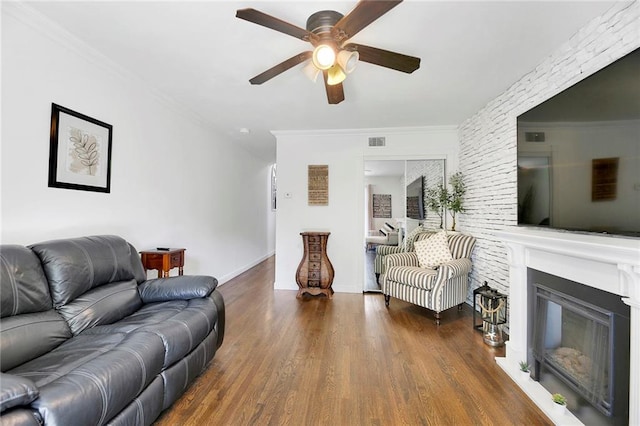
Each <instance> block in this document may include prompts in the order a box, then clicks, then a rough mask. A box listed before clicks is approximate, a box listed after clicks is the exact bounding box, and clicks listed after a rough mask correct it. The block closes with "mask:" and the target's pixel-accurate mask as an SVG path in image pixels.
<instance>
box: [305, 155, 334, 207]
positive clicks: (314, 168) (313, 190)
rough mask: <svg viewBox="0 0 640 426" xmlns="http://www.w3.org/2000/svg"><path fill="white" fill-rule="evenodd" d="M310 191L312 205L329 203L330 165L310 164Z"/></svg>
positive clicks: (326, 204) (310, 203)
mask: <svg viewBox="0 0 640 426" xmlns="http://www.w3.org/2000/svg"><path fill="white" fill-rule="evenodd" d="M308 191H309V205H310V206H328V205H329V166H327V165H310V166H309V177H308Z"/></svg>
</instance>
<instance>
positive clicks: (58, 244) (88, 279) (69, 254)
mask: <svg viewBox="0 0 640 426" xmlns="http://www.w3.org/2000/svg"><path fill="white" fill-rule="evenodd" d="M31 249H32V250H33V251H34V252H35V253H36V254H37V255H38V257H39V258H40V261H41V262H42V268H43V269H44V272H45V274H46V276H47V280H48V281H49V289H50V291H51V298H52V299H53V304H54V306H56V307H58V306H62V305H64V304H66V303H69V302H70V301H72V300H73V299H75V298H76V297H78V296H80V295H81V294H84V293H86V292H87V291H89V290H91V289H92V288H95V287H98V286H101V285H103V284H108V283H112V282H116V281H125V280H130V279H134V278H135V274H134V271H133V268H132V267H131V257H130V256H131V250H130V248H129V244H128V243H127V242H126V241H125V240H124V239H122V238H120V237H117V236H114V235H99V236H93V237H81V238H69V239H64V240H54V241H47V242H43V243H38V244H34V245H32V246H31Z"/></svg>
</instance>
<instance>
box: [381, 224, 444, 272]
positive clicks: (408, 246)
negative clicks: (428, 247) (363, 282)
mask: <svg viewBox="0 0 640 426" xmlns="http://www.w3.org/2000/svg"><path fill="white" fill-rule="evenodd" d="M434 233H435V231H427V230H425V229H422V228H421V231H418V233H415V234H414V235H412V233H409V234H407V236H406V238H405V241H404V242H403V243H402V244H398V245H396V246H391V245H379V246H377V247H376V258H375V260H374V264H373V271H374V272H375V274H376V280H377V281H378V282H379V280H380V275H382V274H384V270H385V262H384V260H385V258H386V257H387V255H389V254H397V253H406V252H411V251H413V244H414V243H415V242H416V241H419V240H421V239H423V238H428V237H430V236H431V235H433V234H434Z"/></svg>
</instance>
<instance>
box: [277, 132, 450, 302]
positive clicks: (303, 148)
mask: <svg viewBox="0 0 640 426" xmlns="http://www.w3.org/2000/svg"><path fill="white" fill-rule="evenodd" d="M274 134H275V135H276V138H277V163H278V215H277V219H276V282H275V288H278V289H291V290H293V289H297V284H296V281H295V274H296V269H297V267H298V264H299V263H300V260H301V258H302V254H303V248H302V238H301V237H300V232H303V231H309V230H324V231H329V232H331V235H330V237H329V241H328V247H327V251H328V255H329V259H330V260H331V262H332V264H333V267H334V269H335V278H334V281H333V289H334V291H336V292H352V293H358V292H362V290H363V286H364V275H363V274H364V268H363V262H364V257H363V256H364V244H363V235H362V229H364V197H363V196H362V191H363V188H364V161H365V160H385V159H386V160H406V159H431V158H444V159H446V160H447V163H446V168H447V170H448V171H449V170H452V171H455V170H456V168H457V157H458V141H457V131H456V128H454V127H437V128H407V129H368V130H352V131H349V130H344V131H340V130H335V131H309V132H300V131H281V132H274ZM371 136H384V137H386V142H387V144H386V146H385V147H376V148H370V147H368V138H369V137H371ZM310 164H326V165H328V166H329V205H328V206H323V207H319V206H308V205H307V166H308V165H310ZM285 194H290V195H291V198H285Z"/></svg>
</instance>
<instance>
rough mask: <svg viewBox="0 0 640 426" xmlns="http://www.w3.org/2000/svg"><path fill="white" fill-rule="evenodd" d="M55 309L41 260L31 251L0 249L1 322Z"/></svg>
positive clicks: (22, 247) (12, 248)
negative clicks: (17, 316)
mask: <svg viewBox="0 0 640 426" xmlns="http://www.w3.org/2000/svg"><path fill="white" fill-rule="evenodd" d="M52 307H53V304H52V303H51V297H50V296H49V287H48V286H47V278H46V277H45V275H44V272H43V270H42V268H41V267H40V259H38V257H37V256H36V255H35V254H34V253H33V252H32V251H31V250H29V249H28V248H26V247H24V246H18V245H3V246H2V247H1V248H0V318H4V317H8V316H11V315H19V314H28V313H32V312H42V311H46V310H49V309H51V308H52Z"/></svg>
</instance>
